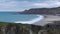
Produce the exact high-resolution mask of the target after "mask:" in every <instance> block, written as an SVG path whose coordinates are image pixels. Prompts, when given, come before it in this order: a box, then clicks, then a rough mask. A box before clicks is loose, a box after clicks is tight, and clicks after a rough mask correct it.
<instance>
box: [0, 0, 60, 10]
mask: <svg viewBox="0 0 60 34" xmlns="http://www.w3.org/2000/svg"><path fill="white" fill-rule="evenodd" d="M58 6H60V1H59V0H0V11H22V10H25V9H30V8H43V7H47V8H48V7H49V8H50V7H58Z"/></svg>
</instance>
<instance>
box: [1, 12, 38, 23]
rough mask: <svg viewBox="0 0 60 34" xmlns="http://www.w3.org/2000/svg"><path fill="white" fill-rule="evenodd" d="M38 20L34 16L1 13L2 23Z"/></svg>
mask: <svg viewBox="0 0 60 34" xmlns="http://www.w3.org/2000/svg"><path fill="white" fill-rule="evenodd" d="M35 18H38V16H36V15H32V14H19V13H17V12H0V22H15V21H29V20H32V19H35Z"/></svg>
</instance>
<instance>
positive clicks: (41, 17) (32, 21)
mask: <svg viewBox="0 0 60 34" xmlns="http://www.w3.org/2000/svg"><path fill="white" fill-rule="evenodd" d="M37 16H38V18H35V19H32V20H30V21H15V22H14V23H21V24H33V23H35V22H37V21H40V20H41V19H43V18H44V16H42V15H37Z"/></svg>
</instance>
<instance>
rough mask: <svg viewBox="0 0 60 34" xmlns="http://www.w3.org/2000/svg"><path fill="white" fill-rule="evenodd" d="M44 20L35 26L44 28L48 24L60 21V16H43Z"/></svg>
mask: <svg viewBox="0 0 60 34" xmlns="http://www.w3.org/2000/svg"><path fill="white" fill-rule="evenodd" d="M43 16H44V19H42V20H40V21H38V22H35V23H34V25H41V26H44V25H46V24H48V23H53V22H54V21H60V16H57V15H43Z"/></svg>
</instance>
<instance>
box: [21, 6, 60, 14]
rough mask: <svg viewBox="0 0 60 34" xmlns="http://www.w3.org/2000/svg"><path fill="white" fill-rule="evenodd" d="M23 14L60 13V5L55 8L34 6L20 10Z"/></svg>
mask: <svg viewBox="0 0 60 34" xmlns="http://www.w3.org/2000/svg"><path fill="white" fill-rule="evenodd" d="M20 13H21V14H60V7H55V8H32V9H29V10H25V11H23V12H20Z"/></svg>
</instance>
